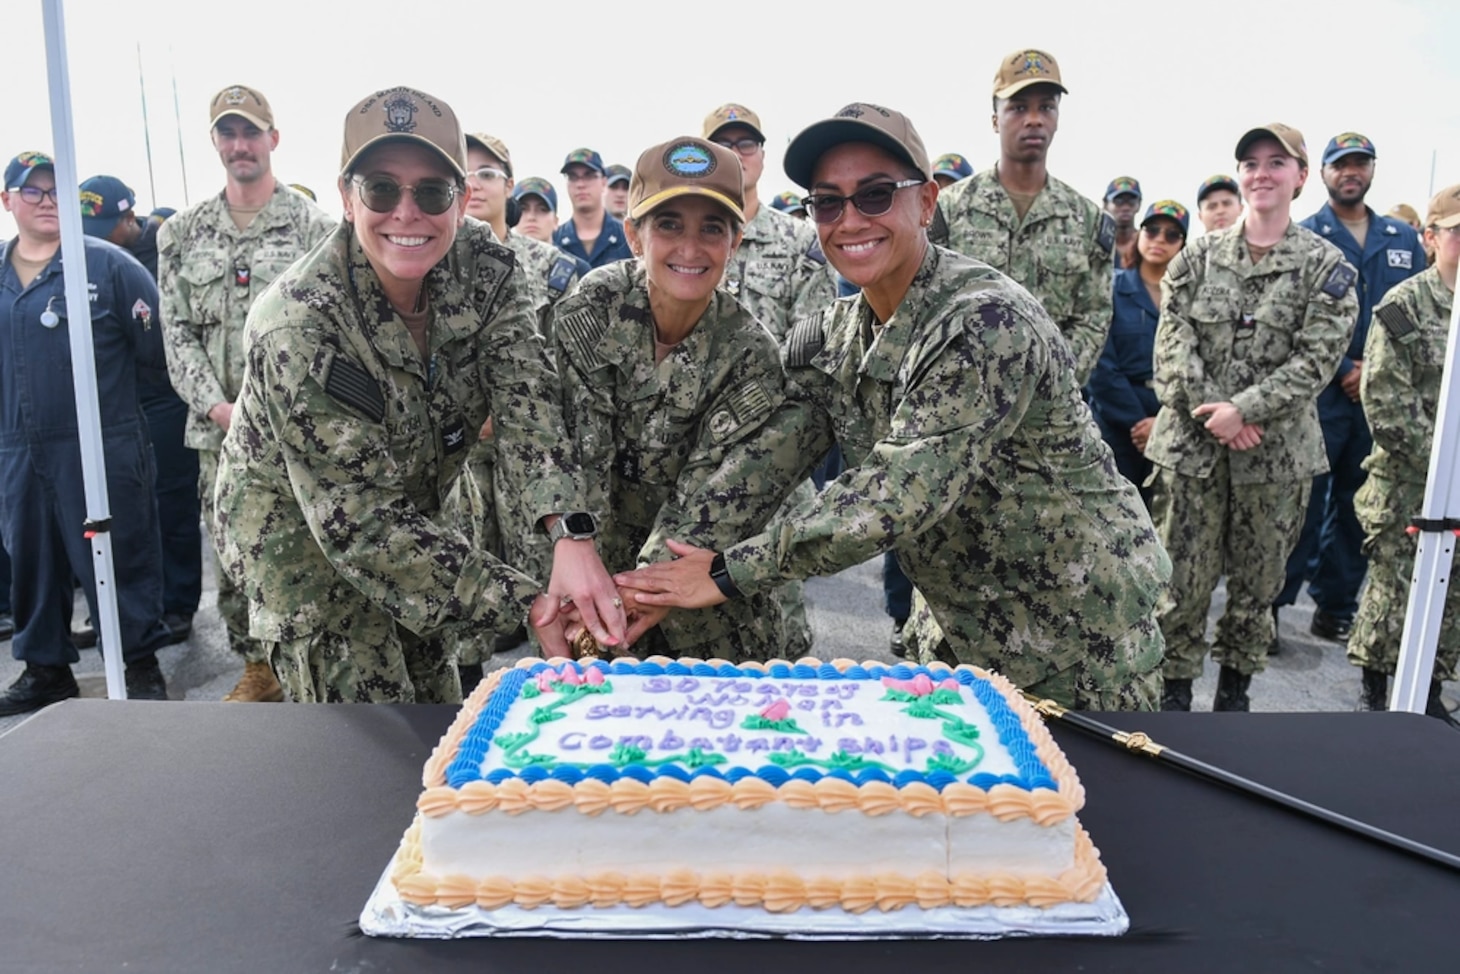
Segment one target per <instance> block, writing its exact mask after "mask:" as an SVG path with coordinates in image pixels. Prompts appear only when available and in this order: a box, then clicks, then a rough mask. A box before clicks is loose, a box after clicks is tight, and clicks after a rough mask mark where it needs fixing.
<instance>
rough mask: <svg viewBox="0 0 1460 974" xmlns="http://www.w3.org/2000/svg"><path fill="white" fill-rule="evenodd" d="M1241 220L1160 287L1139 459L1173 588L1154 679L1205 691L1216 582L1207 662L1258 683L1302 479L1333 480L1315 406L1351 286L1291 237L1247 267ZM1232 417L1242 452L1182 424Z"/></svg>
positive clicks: (1330, 257) (1335, 262)
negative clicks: (1241, 436) (1151, 396)
mask: <svg viewBox="0 0 1460 974" xmlns="http://www.w3.org/2000/svg"><path fill="white" fill-rule="evenodd" d="M1245 225H1246V221H1245V220H1239V221H1238V222H1237V224H1236V225H1235V226H1232V227H1229V228H1227V229H1226V230H1219V231H1216V232H1214V233H1209V234H1207V235H1205V236H1203V237H1198V238H1197V239H1196V240H1193V241H1192V242H1191V243H1188V244H1187V245H1186V249H1185V250H1183V251H1182V252H1181V253H1179V254H1177V255H1176V258H1175V259H1174V260H1172V262H1171V264H1170V266H1169V267H1168V268H1167V270H1166V277H1165V279H1164V280H1163V281H1162V282H1161V290H1162V295H1163V298H1162V302H1161V321H1160V324H1159V325H1158V326H1157V329H1156V374H1155V388H1156V395H1157V396H1158V397H1160V399H1161V403H1162V407H1161V411H1160V412H1159V413H1158V414H1157V415H1156V423H1155V426H1153V427H1152V429H1151V438H1150V441H1149V443H1148V444H1147V446H1146V457H1147V459H1149V460H1150V461H1151V462H1152V463H1154V464H1155V465H1156V467H1157V468H1158V469H1157V476H1158V477H1159V478H1160V483H1159V486H1158V487H1157V489H1156V496H1155V502H1154V505H1153V509H1152V516H1153V517H1154V518H1155V520H1156V525H1157V528H1158V530H1159V531H1160V532H1161V541H1162V543H1163V544H1165V546H1166V550H1167V551H1169V552H1170V553H1171V561H1172V563H1173V564H1174V565H1175V566H1176V573H1175V575H1174V576H1173V577H1172V580H1171V589H1170V592H1169V594H1168V595H1167V597H1166V598H1165V599H1163V600H1162V603H1161V609H1160V620H1161V629H1162V631H1163V632H1164V633H1165V634H1166V666H1165V676H1166V678H1167V679H1168V680H1170V679H1183V680H1190V679H1194V678H1196V677H1198V676H1200V675H1201V670H1202V661H1203V659H1204V658H1205V656H1206V649H1207V646H1206V626H1207V613H1208V606H1209V604H1210V601H1211V595H1212V591H1213V589H1215V588H1216V585H1217V581H1218V580H1219V579H1220V577H1221V575H1222V572H1223V570H1224V569H1225V571H1226V575H1227V609H1226V612H1225V613H1224V614H1223V616H1222V618H1221V620H1220V621H1219V622H1218V623H1217V633H1216V643H1215V645H1214V647H1213V649H1212V658H1213V659H1214V660H1216V662H1217V663H1219V664H1220V665H1222V666H1224V667H1229V668H1231V669H1233V670H1236V671H1237V672H1238V673H1239V674H1244V675H1250V674H1253V673H1258V672H1261V670H1262V669H1263V668H1264V666H1265V665H1266V662H1267V647H1268V646H1269V645H1271V643H1272V641H1273V639H1274V638H1275V636H1276V633H1275V632H1274V630H1273V621H1272V603H1273V599H1275V598H1276V597H1277V594H1278V592H1279V591H1280V590H1281V589H1282V587H1283V579H1284V574H1285V566H1286V563H1287V558H1288V553H1289V552H1290V551H1292V549H1293V545H1294V544H1295V543H1296V542H1297V539H1298V532H1299V530H1300V529H1301V528H1302V526H1303V515H1304V512H1305V511H1306V509H1307V506H1308V495H1309V493H1310V491H1311V488H1312V478H1313V477H1314V475H1316V474H1320V473H1323V472H1325V471H1326V470H1327V469H1328V456H1327V453H1326V452H1325V450H1324V447H1323V431H1322V429H1321V428H1320V427H1319V425H1318V407H1317V396H1318V392H1319V390H1321V389H1322V388H1323V387H1324V386H1325V385H1327V384H1328V380H1329V379H1330V378H1331V377H1332V376H1333V371H1334V369H1336V368H1337V367H1338V360H1339V358H1340V357H1342V355H1343V353H1344V349H1346V348H1347V347H1348V340H1349V335H1350V334H1351V333H1352V331H1353V327H1354V318H1355V316H1356V315H1357V313H1358V299H1357V298H1356V297H1355V295H1354V289H1353V283H1354V279H1355V277H1356V276H1357V275H1356V274H1355V272H1354V269H1353V268H1352V267H1351V266H1350V265H1349V264H1348V263H1347V262H1346V261H1344V259H1343V254H1342V253H1340V252H1339V250H1338V248H1337V247H1335V246H1333V245H1332V244H1330V243H1328V242H1327V241H1325V240H1323V239H1322V238H1320V237H1319V236H1318V235H1316V234H1314V233H1313V232H1312V231H1310V230H1307V229H1305V228H1303V227H1302V226H1299V225H1298V224H1297V223H1296V222H1294V223H1290V224H1289V225H1288V229H1287V231H1286V233H1285V234H1284V235H1283V237H1282V239H1280V240H1279V241H1278V242H1277V244H1276V245H1275V246H1274V247H1273V248H1272V250H1271V251H1269V252H1268V253H1267V254H1266V255H1265V256H1264V257H1263V258H1262V260H1261V261H1259V262H1258V263H1256V264H1254V263H1253V262H1252V258H1251V256H1250V254H1249V252H1248V248H1247V242H1246V240H1244V239H1243V229H1244V227H1245ZM1218 402H1231V403H1232V404H1233V405H1235V406H1236V407H1237V408H1238V409H1240V410H1241V411H1242V416H1243V419H1244V420H1245V421H1246V422H1248V423H1254V424H1256V425H1258V426H1260V427H1262V431H1263V435H1262V443H1261V444H1260V445H1258V446H1257V447H1254V448H1253V449H1251V450H1243V451H1234V450H1230V449H1228V448H1227V447H1225V446H1222V444H1221V443H1219V442H1218V441H1217V439H1216V438H1215V437H1214V436H1212V434H1211V433H1210V432H1208V431H1207V430H1206V429H1205V428H1204V424H1205V423H1206V421H1207V418H1206V417H1205V416H1203V417H1201V418H1200V419H1194V418H1192V415H1191V411H1192V410H1193V409H1195V408H1196V407H1197V406H1199V405H1201V404H1203V403H1218Z"/></svg>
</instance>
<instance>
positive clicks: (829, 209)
mask: <svg viewBox="0 0 1460 974" xmlns="http://www.w3.org/2000/svg"><path fill="white" fill-rule="evenodd" d="M926 182H927V180H926V179H904V180H901V181H899V182H896V183H873V184H872V185H871V186H866V187H863V188H862V189H859V190H857V191H856V192H855V193H853V194H852V195H851V196H837V195H836V194H834V193H819V194H816V195H813V196H803V197H802V198H801V205H802V206H804V207H806V212H807V213H810V214H811V218H812V219H813V220H815V221H816V222H817V223H835V222H836V221H838V220H840V219H841V217H842V210H844V209H845V208H846V205H847V200H851V201H852V205H853V206H855V207H856V208H857V212H858V213H860V214H862V215H863V216H881V215H882V214H884V213H886V212H887V211H888V210H890V209H892V197H893V195H894V194H896V193H897V191H898V190H900V189H907V188H908V187H909V186H918V185H921V184H922V183H926Z"/></svg>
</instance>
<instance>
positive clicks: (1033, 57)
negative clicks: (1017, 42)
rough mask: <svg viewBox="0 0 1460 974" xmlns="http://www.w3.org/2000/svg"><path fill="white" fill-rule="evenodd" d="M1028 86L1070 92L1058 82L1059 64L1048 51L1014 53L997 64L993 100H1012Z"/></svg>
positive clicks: (1027, 50) (1062, 83)
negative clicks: (1050, 87)
mask: <svg viewBox="0 0 1460 974" xmlns="http://www.w3.org/2000/svg"><path fill="white" fill-rule="evenodd" d="M1030 85H1054V86H1055V87H1056V88H1058V89H1059V90H1060V91H1062V92H1065V93H1067V94H1068V93H1069V90H1070V89H1068V88H1066V87H1065V85H1064V82H1063V81H1061V80H1060V66H1059V62H1058V61H1056V60H1055V59H1054V55H1053V54H1050V53H1049V52H1048V51H1036V50H1034V49H1032V48H1030V49H1026V50H1022V51H1015V52H1014V53H1013V54H1010V55H1009V56H1008V57H1006V58H1004V60H1002V61H1001V62H999V70H998V72H997V73H996V74H995V75H994V97H995V98H1012V97H1013V96H1014V95H1016V94H1018V93H1019V92H1021V91H1023V90H1024V89H1025V88H1028V87H1029V86H1030Z"/></svg>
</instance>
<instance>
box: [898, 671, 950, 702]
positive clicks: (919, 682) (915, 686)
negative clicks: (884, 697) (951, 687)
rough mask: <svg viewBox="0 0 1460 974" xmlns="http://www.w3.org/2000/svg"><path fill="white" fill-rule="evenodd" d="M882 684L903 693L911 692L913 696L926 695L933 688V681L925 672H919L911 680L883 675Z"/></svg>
mask: <svg viewBox="0 0 1460 974" xmlns="http://www.w3.org/2000/svg"><path fill="white" fill-rule="evenodd" d="M946 682H952V681H951V680H950V681H946ZM882 685H883V686H885V687H887V688H888V689H889V690H901V691H902V692H903V693H911V694H912V695H913V696H915V697H926V696H927V695H928V694H930V693H932V692H933V690H934V687H933V681H932V680H931V679H929V678H928V674H926V673H919V674H918V675H917V676H915V677H913V678H912V679H911V680H898V679H894V678H893V677H890V676H884V677H883V678H882Z"/></svg>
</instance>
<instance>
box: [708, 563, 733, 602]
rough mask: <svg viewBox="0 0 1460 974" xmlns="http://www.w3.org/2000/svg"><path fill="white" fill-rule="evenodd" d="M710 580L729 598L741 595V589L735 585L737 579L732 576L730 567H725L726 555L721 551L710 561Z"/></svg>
mask: <svg viewBox="0 0 1460 974" xmlns="http://www.w3.org/2000/svg"><path fill="white" fill-rule="evenodd" d="M710 580H711V581H713V582H714V583H715V587H716V588H717V589H719V590H720V594H721V595H723V596H725V598H727V599H735V598H739V597H740V589H739V588H737V587H736V585H735V579H733V578H731V577H730V569H728V568H726V567H725V555H724V553H723V552H722V553H720V554H717V555H715V557H714V558H713V559H712V560H711V561H710Z"/></svg>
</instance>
